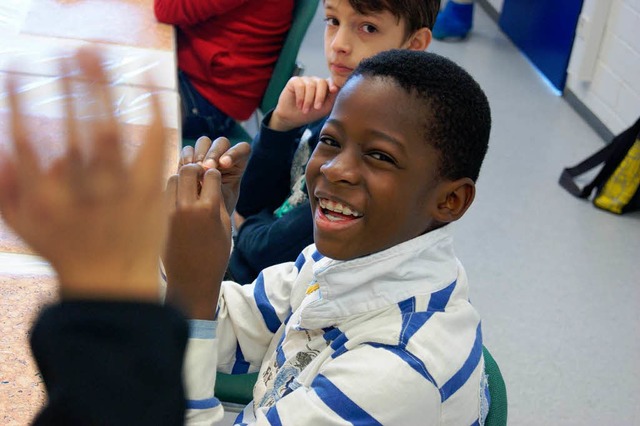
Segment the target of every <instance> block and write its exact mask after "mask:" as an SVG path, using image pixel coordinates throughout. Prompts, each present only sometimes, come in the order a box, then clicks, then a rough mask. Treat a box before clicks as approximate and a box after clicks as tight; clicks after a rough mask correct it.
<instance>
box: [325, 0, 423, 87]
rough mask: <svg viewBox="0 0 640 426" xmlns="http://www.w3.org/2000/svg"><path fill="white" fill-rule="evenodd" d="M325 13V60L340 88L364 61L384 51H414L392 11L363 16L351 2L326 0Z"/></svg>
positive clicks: (401, 24)
mask: <svg viewBox="0 0 640 426" xmlns="http://www.w3.org/2000/svg"><path fill="white" fill-rule="evenodd" d="M324 12H325V21H326V28H325V33H324V50H325V57H326V59H327V65H328V67H329V71H330V73H331V78H332V79H333V82H334V83H335V84H336V85H337V86H338V87H342V86H343V85H344V82H345V81H346V79H347V77H349V75H350V74H351V72H352V71H353V70H354V69H355V67H356V66H358V64H359V63H360V61H361V60H362V59H364V58H368V57H370V56H373V55H375V54H376V53H378V52H382V51H383V50H389V49H398V48H403V49H404V48H410V44H411V43H410V39H411V38H409V39H407V37H406V34H405V32H406V28H405V22H404V20H402V19H401V20H398V18H396V17H395V16H394V15H393V14H392V13H391V12H389V11H388V10H383V11H379V12H371V13H369V14H367V15H363V14H361V13H358V11H356V10H355V9H353V7H351V5H350V4H349V1H348V0H325V2H324ZM420 48H421V49H424V48H426V46H422V45H420Z"/></svg>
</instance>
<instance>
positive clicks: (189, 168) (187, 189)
mask: <svg viewBox="0 0 640 426" xmlns="http://www.w3.org/2000/svg"><path fill="white" fill-rule="evenodd" d="M201 174H202V167H200V166H199V165H197V164H194V163H191V164H187V165H184V166H182V167H181V168H180V171H179V172H178V176H179V178H178V188H177V200H176V202H177V205H178V206H183V207H184V206H189V205H192V204H193V203H195V202H196V201H197V200H198V185H199V179H200V175H201Z"/></svg>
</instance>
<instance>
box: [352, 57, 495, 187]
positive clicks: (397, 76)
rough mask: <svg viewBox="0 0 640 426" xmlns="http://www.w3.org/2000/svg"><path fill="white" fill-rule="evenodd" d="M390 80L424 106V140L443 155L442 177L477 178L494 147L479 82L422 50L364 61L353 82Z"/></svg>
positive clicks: (485, 104) (451, 63)
mask: <svg viewBox="0 0 640 426" xmlns="http://www.w3.org/2000/svg"><path fill="white" fill-rule="evenodd" d="M357 76H363V77H380V78H383V79H391V80H393V81H395V82H396V83H397V84H398V85H399V86H400V87H402V88H403V89H405V90H406V91H407V92H408V93H409V94H410V95H411V96H414V97H415V98H416V100H418V101H419V102H421V103H422V104H423V105H424V108H422V110H421V111H416V114H423V115H424V119H423V122H424V126H425V128H424V138H425V141H426V142H427V143H429V144H431V145H432V146H433V147H434V148H436V149H437V150H438V151H439V152H440V170H439V172H440V176H441V177H443V178H446V179H450V180H456V179H460V178H463V177H468V178H471V179H472V180H473V181H476V180H477V179H478V174H479V173H480V167H481V165H482V161H483V160H484V156H485V154H486V152H487V148H488V145H489V133H490V130H491V110H490V108H489V101H488V100H487V97H486V95H485V94H484V92H483V91H482V89H481V88H480V86H479V85H478V83H476V81H475V80H474V79H473V77H471V76H470V75H469V73H467V72H466V71H465V70H464V69H462V68H461V67H460V66H459V65H457V64H455V63H454V62H453V61H451V60H449V59H447V58H445V57H443V56H440V55H436V54H435V53H428V52H422V51H411V50H404V49H403V50H399V49H394V50H389V51H386V52H382V53H378V54H377V55H374V56H372V57H370V58H368V59H364V60H363V61H361V62H360V64H359V65H358V67H357V68H356V69H355V70H354V72H353V73H352V74H351V76H350V77H349V80H350V79H352V78H355V77H357Z"/></svg>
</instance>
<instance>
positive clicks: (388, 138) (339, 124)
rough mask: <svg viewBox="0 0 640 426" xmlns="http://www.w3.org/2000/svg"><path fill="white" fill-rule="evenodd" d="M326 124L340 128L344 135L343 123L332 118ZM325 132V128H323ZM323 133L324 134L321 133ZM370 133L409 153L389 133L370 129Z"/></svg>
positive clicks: (403, 145) (404, 145) (405, 147)
mask: <svg viewBox="0 0 640 426" xmlns="http://www.w3.org/2000/svg"><path fill="white" fill-rule="evenodd" d="M326 124H331V125H333V126H336V127H338V128H339V130H340V131H341V132H342V133H344V125H343V124H342V122H341V121H340V120H338V119H336V118H331V117H329V118H328V119H327V121H326V122H325V125H326ZM323 130H324V128H323ZM321 133H322V132H321ZM368 133H370V134H371V135H372V136H373V137H375V138H378V139H384V140H385V141H387V142H390V143H391V144H393V145H395V146H396V147H398V149H400V150H401V151H402V152H403V153H405V152H406V151H407V146H406V144H404V143H402V142H401V141H400V140H399V139H397V138H394V137H393V136H391V135H390V134H388V133H385V132H383V131H381V130H376V129H369V130H368Z"/></svg>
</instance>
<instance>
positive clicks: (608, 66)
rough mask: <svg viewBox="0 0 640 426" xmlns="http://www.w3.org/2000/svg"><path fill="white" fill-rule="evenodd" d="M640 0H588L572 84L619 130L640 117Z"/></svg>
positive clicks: (575, 51) (597, 113)
mask: <svg viewBox="0 0 640 426" xmlns="http://www.w3.org/2000/svg"><path fill="white" fill-rule="evenodd" d="M639 29H640V0H584V4H583V7H582V13H581V15H580V20H579V22H578V29H577V33H576V39H575V41H574V45H573V50H572V55H571V60H570V62H569V69H568V73H569V74H568V77H567V85H566V88H567V89H569V90H571V92H572V93H573V94H574V95H576V97H577V98H578V99H579V100H580V101H581V102H582V103H583V104H584V105H585V106H586V107H587V108H588V109H589V110H590V111H591V112H592V113H593V114H595V116H596V117H597V118H598V119H599V120H600V121H602V123H603V124H604V125H605V126H606V127H607V128H608V129H609V130H610V131H611V132H612V133H613V134H617V133H620V132H621V131H622V130H624V129H626V128H627V127H629V126H630V125H631V124H633V123H634V122H635V121H636V120H637V119H638V117H640V31H639Z"/></svg>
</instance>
